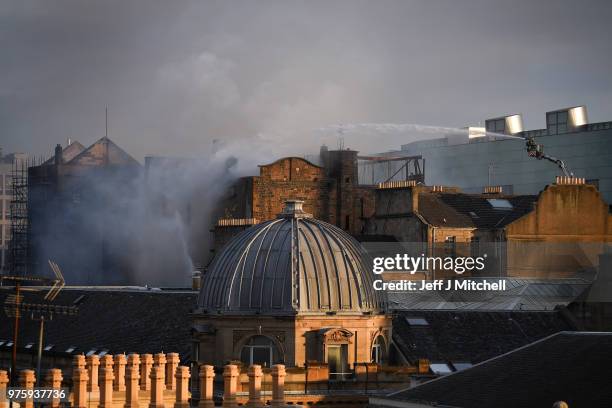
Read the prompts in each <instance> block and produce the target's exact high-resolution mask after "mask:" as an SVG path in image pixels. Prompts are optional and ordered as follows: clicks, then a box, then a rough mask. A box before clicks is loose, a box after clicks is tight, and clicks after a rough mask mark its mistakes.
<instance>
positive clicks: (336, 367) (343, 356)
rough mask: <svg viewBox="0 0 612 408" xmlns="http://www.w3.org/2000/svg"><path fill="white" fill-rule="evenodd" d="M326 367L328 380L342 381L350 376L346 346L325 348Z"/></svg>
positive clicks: (337, 345) (336, 345)
mask: <svg viewBox="0 0 612 408" xmlns="http://www.w3.org/2000/svg"><path fill="white" fill-rule="evenodd" d="M327 366H328V367H329V379H330V380H336V381H342V380H345V379H347V378H348V377H349V376H350V372H349V368H348V344H334V345H329V346H327Z"/></svg>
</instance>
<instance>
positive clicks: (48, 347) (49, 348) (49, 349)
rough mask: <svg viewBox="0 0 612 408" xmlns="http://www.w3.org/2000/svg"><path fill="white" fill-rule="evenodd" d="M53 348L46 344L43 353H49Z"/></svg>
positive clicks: (51, 345)
mask: <svg viewBox="0 0 612 408" xmlns="http://www.w3.org/2000/svg"><path fill="white" fill-rule="evenodd" d="M53 347H54V345H53V344H47V345H46V346H45V348H44V349H43V350H45V351H51V349H52V348H53Z"/></svg>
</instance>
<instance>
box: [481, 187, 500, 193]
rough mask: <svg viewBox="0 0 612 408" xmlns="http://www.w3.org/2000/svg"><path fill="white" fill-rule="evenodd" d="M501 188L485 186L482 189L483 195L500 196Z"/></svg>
mask: <svg viewBox="0 0 612 408" xmlns="http://www.w3.org/2000/svg"><path fill="white" fill-rule="evenodd" d="M502 190H503V189H502V186H486V187H485V188H484V193H485V194H501V193H502Z"/></svg>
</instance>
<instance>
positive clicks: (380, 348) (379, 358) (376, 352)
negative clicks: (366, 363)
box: [372, 336, 386, 364]
mask: <svg viewBox="0 0 612 408" xmlns="http://www.w3.org/2000/svg"><path fill="white" fill-rule="evenodd" d="M385 352H386V349H385V339H384V338H383V336H377V337H376V340H374V343H373V344H372V362H373V363H376V364H382V363H383V362H384V361H385Z"/></svg>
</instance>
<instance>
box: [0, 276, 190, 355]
mask: <svg viewBox="0 0 612 408" xmlns="http://www.w3.org/2000/svg"><path fill="white" fill-rule="evenodd" d="M46 292H47V290H41V291H37V292H32V291H23V292H22V294H23V296H24V298H23V302H26V303H44V301H43V297H44V295H45V293H46ZM13 293H14V291H13V289H12V288H10V287H0V303H2V304H4V302H5V300H6V297H7V296H9V295H12V294H13ZM196 297H197V293H196V292H193V291H188V290H178V289H177V290H162V289H149V288H142V287H96V288H89V287H85V288H67V289H66V288H65V289H64V290H62V291H61V292H60V293H59V296H58V297H57V299H56V300H55V301H54V302H53V304H54V305H65V306H73V305H75V302H76V304H77V305H78V307H79V311H78V314H77V315H76V316H62V315H57V314H55V315H53V320H51V321H49V322H48V323H47V324H46V327H45V344H44V347H45V351H46V352H51V353H62V354H68V355H69V354H81V353H88V352H89V351H91V350H96V353H100V352H102V351H103V350H107V351H106V352H107V353H110V354H115V353H123V352H126V353H129V352H135V353H156V352H160V351H164V352H177V353H179V354H180V355H181V358H182V359H188V358H189V356H190V355H191V344H190V338H191V333H190V328H191V321H190V318H189V312H190V311H191V309H192V308H194V307H195V304H196ZM12 333H13V324H12V319H10V318H9V317H7V316H6V314H5V313H1V314H0V343H4V342H7V341H9V339H12ZM29 343H34V344H38V322H36V321H33V320H31V319H30V318H29V316H26V315H24V317H23V318H22V319H21V322H20V333H19V345H20V346H26V345H27V344H29ZM3 347H5V344H0V348H3ZM46 347H50V348H49V349H48V350H47V349H46ZM68 350H70V351H68Z"/></svg>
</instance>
